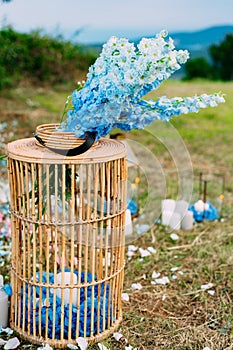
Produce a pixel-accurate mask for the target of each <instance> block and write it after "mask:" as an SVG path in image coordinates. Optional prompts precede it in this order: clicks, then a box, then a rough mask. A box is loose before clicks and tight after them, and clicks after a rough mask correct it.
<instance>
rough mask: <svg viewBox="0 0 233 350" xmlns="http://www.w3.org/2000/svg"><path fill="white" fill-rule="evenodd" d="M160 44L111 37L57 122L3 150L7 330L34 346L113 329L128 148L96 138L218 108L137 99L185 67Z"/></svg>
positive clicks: (168, 44)
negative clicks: (8, 254)
mask: <svg viewBox="0 0 233 350" xmlns="http://www.w3.org/2000/svg"><path fill="white" fill-rule="evenodd" d="M166 36H167V33H166V31H162V32H161V33H159V34H158V35H156V37H155V38H151V39H147V38H143V39H142V40H141V41H140V43H139V44H138V45H137V48H136V47H135V46H134V44H133V43H130V42H129V41H128V40H127V39H118V38H116V37H112V38H110V40H109V41H108V42H107V43H106V44H105V45H103V50H102V53H101V54H100V56H99V58H98V59H97V60H96V62H95V64H94V65H93V66H92V67H90V69H89V72H88V74H87V80H86V82H85V83H80V84H79V85H78V88H77V89H75V90H74V91H73V93H72V97H71V98H68V99H67V102H66V104H65V113H64V118H63V119H64V120H62V122H61V123H59V124H56V125H53V124H49V125H41V126H38V128H37V130H36V132H35V135H34V136H35V138H27V139H22V140H17V141H14V142H11V143H10V144H8V147H7V152H8V177H9V184H10V213H11V227H12V268H11V272H12V274H11V275H12V278H11V283H12V298H11V312H10V321H11V323H10V324H11V327H12V328H13V329H14V330H15V331H17V332H18V333H19V334H20V335H21V336H22V337H24V338H25V339H27V340H29V341H31V342H32V343H48V344H49V345H51V346H54V347H56V348H64V347H66V346H67V345H68V343H75V339H77V338H78V337H84V338H86V339H87V341H88V343H94V342H98V341H100V340H102V339H103V338H105V337H108V336H109V335H110V334H111V333H112V332H114V330H115V329H116V328H117V327H118V326H119V324H120V322H121V319H122V308H121V293H122V287H123V273H124V248H125V223H126V209H127V193H126V192H127V191H126V184H127V159H126V147H125V145H124V144H123V143H121V142H119V141H117V140H112V139H107V138H104V137H105V136H106V135H107V134H108V133H109V132H110V130H111V129H113V128H120V129H122V130H123V131H131V130H132V129H143V128H144V127H145V126H147V125H149V124H150V123H152V122H153V121H155V120H162V121H169V120H170V119H171V117H172V116H178V115H180V114H186V113H188V112H198V111H199V110H200V108H206V107H209V106H212V107H215V106H217V104H218V103H220V102H224V98H223V97H222V96H221V95H220V94H212V95H206V94H203V95H201V96H194V97H187V98H180V97H174V98H172V99H168V98H166V97H165V96H162V97H161V98H159V99H158V100H157V101H152V100H150V101H146V100H143V99H142V98H143V96H145V95H146V94H147V93H148V92H150V91H152V90H154V89H157V88H158V87H159V85H160V84H161V83H162V82H163V81H164V80H166V79H168V78H169V77H170V75H171V74H172V73H174V72H175V71H176V70H177V69H179V68H180V64H183V63H185V62H186V60H187V59H188V52H187V51H186V50H185V51H183V50H179V51H177V50H175V49H174V44H173V41H172V39H170V38H169V39H168V40H167V41H166V40H165V37H166ZM71 100H72V102H71ZM70 102H71V104H70ZM129 219H130V218H129V216H127V223H128V224H129V225H130V220H129ZM130 233H131V228H130Z"/></svg>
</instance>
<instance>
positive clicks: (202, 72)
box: [185, 57, 212, 80]
mask: <svg viewBox="0 0 233 350" xmlns="http://www.w3.org/2000/svg"><path fill="white" fill-rule="evenodd" d="M185 73H186V77H185V78H186V79H188V80H190V79H193V78H208V79H211V78H212V67H211V66H210V64H209V63H208V62H207V60H206V59H205V58H204V57H197V58H193V59H191V60H189V61H188V62H187V63H186V65H185Z"/></svg>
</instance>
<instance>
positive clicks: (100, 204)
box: [8, 133, 127, 348]
mask: <svg viewBox="0 0 233 350" xmlns="http://www.w3.org/2000/svg"><path fill="white" fill-rule="evenodd" d="M57 134H59V133H57ZM8 170H9V183H10V193H11V204H10V213H11V225H12V263H11V265H12V270H11V271H12V278H11V283H12V293H13V294H12V298H11V312H10V320H11V322H10V325H11V328H13V329H14V330H15V331H17V332H18V333H19V334H20V335H21V336H22V337H23V338H25V339H27V340H29V341H30V342H32V343H48V344H49V345H51V346H54V347H56V348H66V347H67V344H68V343H72V342H73V343H75V339H77V338H78V337H84V338H86V340H87V341H88V343H94V342H99V341H101V340H102V339H103V338H106V337H108V336H109V335H110V334H111V333H113V332H114V331H115V330H116V328H118V327H119V324H120V322H121V319H122V307H121V293H122V288H123V273H124V248H125V243H124V237H125V211H126V209H127V205H126V186H127V161H126V149H125V146H124V145H123V144H121V143H120V142H118V141H116V140H111V139H106V138H105V139H101V140H99V142H98V144H97V145H95V146H94V147H92V148H91V149H90V150H89V151H87V152H86V153H85V154H82V155H80V156H75V157H72V159H71V158H70V157H64V156H62V155H60V154H57V153H55V152H51V151H49V150H47V149H46V148H44V147H41V146H40V145H38V144H37V141H36V140H35V138H27V139H22V140H17V141H14V142H11V143H10V144H8Z"/></svg>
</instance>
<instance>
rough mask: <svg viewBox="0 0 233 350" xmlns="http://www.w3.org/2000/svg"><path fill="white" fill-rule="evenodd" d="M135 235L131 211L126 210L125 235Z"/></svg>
mask: <svg viewBox="0 0 233 350" xmlns="http://www.w3.org/2000/svg"><path fill="white" fill-rule="evenodd" d="M132 233H133V225H132V217H131V211H130V210H129V209H126V213H125V235H126V236H127V235H131V234H132Z"/></svg>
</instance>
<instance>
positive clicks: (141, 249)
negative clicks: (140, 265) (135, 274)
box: [139, 248, 151, 258]
mask: <svg viewBox="0 0 233 350" xmlns="http://www.w3.org/2000/svg"><path fill="white" fill-rule="evenodd" d="M139 253H140V255H141V257H142V258H145V257H147V256H149V255H150V254H151V253H150V252H149V251H148V250H147V249H143V248H139Z"/></svg>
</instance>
